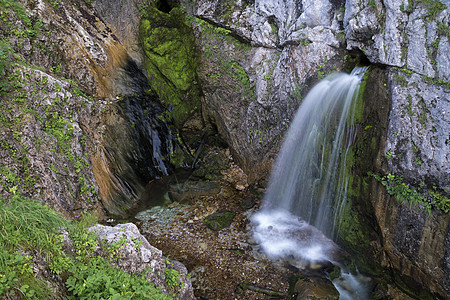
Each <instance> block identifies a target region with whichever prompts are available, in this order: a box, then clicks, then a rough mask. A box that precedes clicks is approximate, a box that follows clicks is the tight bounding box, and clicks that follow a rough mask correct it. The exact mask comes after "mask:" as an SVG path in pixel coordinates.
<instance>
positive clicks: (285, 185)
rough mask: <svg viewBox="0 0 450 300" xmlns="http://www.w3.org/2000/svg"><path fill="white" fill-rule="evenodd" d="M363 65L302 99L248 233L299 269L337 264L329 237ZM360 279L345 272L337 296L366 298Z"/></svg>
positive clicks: (341, 200) (335, 227)
mask: <svg viewBox="0 0 450 300" xmlns="http://www.w3.org/2000/svg"><path fill="white" fill-rule="evenodd" d="M366 70H367V68H355V69H354V70H353V72H352V73H351V74H344V73H338V74H333V75H331V76H329V77H327V78H325V79H324V80H322V81H320V82H319V83H318V84H317V85H316V86H315V87H314V88H313V89H312V90H311V91H310V92H309V94H308V95H307V97H306V98H305V99H304V100H303V102H302V104H301V106H300V108H299V110H298V112H297V114H296V116H295V118H294V120H293V122H292V124H291V127H290V129H289V131H288V133H287V136H286V138H285V141H284V143H283V145H282V149H281V151H280V154H279V156H278V158H277V161H276V163H275V167H274V170H273V172H272V175H271V179H270V183H269V186H268V190H267V193H266V195H265V198H264V205H263V208H262V209H261V210H260V211H259V212H258V213H256V214H255V215H254V216H253V218H252V221H253V223H254V225H255V226H254V237H255V240H256V241H257V242H258V243H259V244H260V245H261V247H262V249H263V251H264V252H265V253H266V254H267V255H268V256H269V257H271V258H274V259H278V258H281V259H284V260H288V261H290V263H291V264H293V265H295V266H297V267H299V268H305V267H308V268H315V267H316V265H317V267H321V266H323V265H324V264H326V263H330V262H331V263H333V264H335V265H340V263H339V260H340V259H341V258H340V256H341V253H342V251H341V250H340V248H339V246H337V245H336V244H335V243H334V242H333V239H335V238H336V236H337V233H338V231H339V224H340V218H341V210H342V207H343V206H344V204H345V201H346V194H347V184H348V178H349V177H348V176H347V168H346V165H345V162H346V156H347V153H348V149H349V147H350V146H351V144H352V142H353V141H354V138H355V132H354V129H353V126H352V123H353V115H354V111H355V105H356V98H357V96H358V93H359V87H360V82H361V80H362V77H363V76H364V73H365V71H366ZM364 282H365V279H364V277H363V276H361V275H356V276H354V275H352V274H350V273H343V274H342V275H341V277H340V278H338V279H337V280H335V282H334V283H335V286H336V288H337V289H338V291H339V292H340V294H341V299H367V291H366V290H365V288H364V286H365V285H364Z"/></svg>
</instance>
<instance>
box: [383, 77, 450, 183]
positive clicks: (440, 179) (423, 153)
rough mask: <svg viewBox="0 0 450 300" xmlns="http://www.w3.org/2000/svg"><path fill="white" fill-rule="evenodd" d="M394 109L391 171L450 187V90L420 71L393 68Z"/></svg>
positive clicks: (389, 148) (390, 133)
mask: <svg viewBox="0 0 450 300" xmlns="http://www.w3.org/2000/svg"><path fill="white" fill-rule="evenodd" d="M389 82H390V91H391V95H392V96H391V99H392V110H391V113H390V117H389V118H390V122H389V127H388V135H387V138H386V146H385V149H384V151H385V153H388V154H390V155H388V156H389V157H390V158H389V159H388V164H389V168H390V170H391V172H393V173H396V174H402V175H403V176H404V178H405V179H406V180H408V181H410V182H412V183H415V184H416V185H419V184H420V181H424V182H425V183H427V184H428V185H429V187H430V188H431V186H432V185H433V184H434V185H437V186H439V187H441V188H442V189H444V190H445V189H447V190H450V157H449V155H448V153H449V152H450V148H449V136H448V132H450V91H449V90H448V88H447V87H446V86H445V85H438V84H433V83H432V82H430V81H429V80H424V79H423V78H422V77H421V76H419V75H418V74H411V73H408V72H405V71H404V70H401V69H392V70H391V71H390V74H389Z"/></svg>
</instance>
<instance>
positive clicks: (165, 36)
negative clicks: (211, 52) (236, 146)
mask: <svg viewBox="0 0 450 300" xmlns="http://www.w3.org/2000/svg"><path fill="white" fill-rule="evenodd" d="M139 39H140V44H141V46H142V49H143V51H144V54H145V68H146V71H147V75H148V77H149V81H150V86H151V88H152V89H153V90H154V91H155V92H156V93H157V94H158V96H159V97H160V98H161V101H162V103H163V104H164V105H165V106H166V107H167V108H168V111H169V112H168V113H167V116H164V117H166V118H167V117H168V118H172V119H173V122H174V123H175V126H176V127H177V128H181V127H182V125H183V124H184V122H185V121H186V120H187V119H188V118H189V116H190V115H191V114H192V113H193V112H194V111H195V110H196V109H198V107H199V106H200V88H199V85H198V76H197V69H196V68H197V64H198V55H197V51H196V47H195V37H194V33H193V31H192V28H191V27H189V26H188V25H187V24H186V22H185V14H184V12H183V10H182V8H181V7H174V8H172V9H171V10H170V12H168V13H166V12H163V11H160V10H158V8H157V4H156V2H154V1H153V2H152V3H150V4H149V6H148V7H147V9H146V12H145V14H144V16H143V17H142V19H141V22H140V26H139Z"/></svg>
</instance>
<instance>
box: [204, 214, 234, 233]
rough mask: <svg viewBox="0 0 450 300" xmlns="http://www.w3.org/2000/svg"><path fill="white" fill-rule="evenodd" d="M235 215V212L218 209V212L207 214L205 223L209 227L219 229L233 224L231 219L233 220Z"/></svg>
mask: <svg viewBox="0 0 450 300" xmlns="http://www.w3.org/2000/svg"><path fill="white" fill-rule="evenodd" d="M234 215H235V213H234V212H232V211H229V210H224V211H218V212H216V213H213V214H212V215H209V216H207V217H206V218H205V220H204V221H203V223H204V224H205V225H206V227H208V228H209V229H212V230H214V231H219V230H221V229H223V228H225V227H228V226H230V225H231V221H232V220H233V218H234Z"/></svg>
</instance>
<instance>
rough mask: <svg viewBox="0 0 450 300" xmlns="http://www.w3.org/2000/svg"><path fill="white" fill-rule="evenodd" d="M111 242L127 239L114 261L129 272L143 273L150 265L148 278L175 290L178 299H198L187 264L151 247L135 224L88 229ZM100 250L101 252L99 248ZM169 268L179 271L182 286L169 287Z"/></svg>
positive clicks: (166, 289)
mask: <svg viewBox="0 0 450 300" xmlns="http://www.w3.org/2000/svg"><path fill="white" fill-rule="evenodd" d="M89 230H90V231H92V232H94V233H95V234H97V235H98V236H99V237H100V239H103V240H105V241H106V242H107V243H108V244H112V243H117V242H122V241H125V242H124V243H123V245H122V247H121V248H120V254H119V256H118V258H117V259H116V260H115V261H114V262H112V264H113V265H114V266H116V267H118V268H120V269H122V270H124V271H125V272H127V273H137V272H143V271H144V270H145V269H146V268H148V267H150V270H151V272H149V274H148V277H149V281H150V282H153V283H154V284H155V285H156V286H160V287H162V291H163V292H164V293H170V294H173V293H176V294H177V295H178V296H176V297H175V299H183V300H190V299H195V297H194V292H193V290H192V283H191V280H190V279H189V278H188V277H187V273H188V272H187V270H186V267H185V266H184V265H183V264H181V263H180V262H177V261H173V260H168V259H165V258H164V257H163V256H162V252H161V250H158V249H156V248H155V247H153V246H151V245H150V244H149V243H148V241H147V240H146V239H145V237H143V236H142V235H141V234H140V233H139V230H138V228H137V227H136V225H134V224H132V223H128V224H119V225H116V226H115V227H109V226H103V225H95V226H94V227H91V228H90V229H89ZM100 252H101V251H100ZM100 252H99V253H100ZM167 269H172V270H176V271H177V272H178V274H179V277H178V278H179V280H180V286H181V288H175V287H170V286H168V284H167V280H166V278H165V276H166V275H165V274H167V271H166V270H167Z"/></svg>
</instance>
